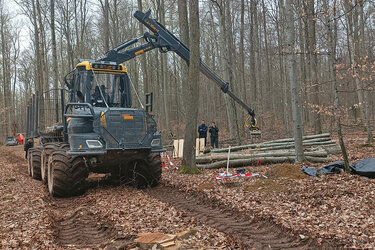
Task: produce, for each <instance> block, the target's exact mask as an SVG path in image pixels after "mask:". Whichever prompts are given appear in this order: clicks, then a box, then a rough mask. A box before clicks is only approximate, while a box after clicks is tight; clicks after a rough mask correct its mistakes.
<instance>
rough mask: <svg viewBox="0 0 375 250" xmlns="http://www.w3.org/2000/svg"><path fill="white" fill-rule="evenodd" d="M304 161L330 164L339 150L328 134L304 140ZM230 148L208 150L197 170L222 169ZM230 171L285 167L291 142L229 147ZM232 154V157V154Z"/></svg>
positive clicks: (291, 156)
mask: <svg viewBox="0 0 375 250" xmlns="http://www.w3.org/2000/svg"><path fill="white" fill-rule="evenodd" d="M303 146H304V154H305V159H306V160H307V161H309V162H314V163H323V162H327V161H329V159H330V158H329V155H330V154H339V153H340V152H341V150H340V147H339V146H337V145H336V141H335V140H331V137H330V134H329V133H326V134H318V135H309V136H304V137H303ZM228 150H229V148H220V149H213V150H211V152H210V154H205V155H203V156H200V157H197V159H196V161H197V166H198V168H209V169H212V168H223V167H226V165H227V159H228ZM230 151H231V154H230V160H229V167H241V166H247V165H252V164H256V163H258V162H261V163H262V164H263V163H284V162H290V163H293V162H294V161H295V150H294V139H293V138H287V139H280V140H274V141H269V142H263V143H257V144H248V145H241V146H235V147H231V149H230ZM232 152H235V153H232Z"/></svg>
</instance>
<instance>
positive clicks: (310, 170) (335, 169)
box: [301, 161, 345, 177]
mask: <svg viewBox="0 0 375 250" xmlns="http://www.w3.org/2000/svg"><path fill="white" fill-rule="evenodd" d="M344 168H345V163H344V162H343V161H335V162H332V163H330V164H328V165H327V166H324V167H322V168H321V169H316V168H314V167H303V168H301V171H302V172H304V173H305V174H307V175H310V176H314V177H315V176H319V175H321V174H339V173H340V172H341V170H340V169H344Z"/></svg>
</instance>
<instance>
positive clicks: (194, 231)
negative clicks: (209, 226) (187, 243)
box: [189, 228, 198, 235]
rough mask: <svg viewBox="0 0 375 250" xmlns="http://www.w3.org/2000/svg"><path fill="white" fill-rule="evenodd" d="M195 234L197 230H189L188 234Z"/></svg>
mask: <svg viewBox="0 0 375 250" xmlns="http://www.w3.org/2000/svg"><path fill="white" fill-rule="evenodd" d="M197 232H198V230H197V229H196V228H192V229H190V231H189V234H190V235H194V234H196V233H197Z"/></svg>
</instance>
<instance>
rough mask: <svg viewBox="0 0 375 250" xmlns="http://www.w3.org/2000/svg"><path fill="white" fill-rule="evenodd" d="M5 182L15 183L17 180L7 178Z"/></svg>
mask: <svg viewBox="0 0 375 250" xmlns="http://www.w3.org/2000/svg"><path fill="white" fill-rule="evenodd" d="M5 181H6V182H15V181H16V178H6V179H5Z"/></svg>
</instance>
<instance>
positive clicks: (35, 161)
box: [29, 148, 42, 181]
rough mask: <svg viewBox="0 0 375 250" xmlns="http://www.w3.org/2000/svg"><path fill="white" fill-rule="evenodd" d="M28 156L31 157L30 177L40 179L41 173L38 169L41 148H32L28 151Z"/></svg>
mask: <svg viewBox="0 0 375 250" xmlns="http://www.w3.org/2000/svg"><path fill="white" fill-rule="evenodd" d="M29 154H30V157H31V165H30V169H31V177H32V178H33V179H35V180H39V181H40V180H42V174H41V171H40V166H41V155H42V149H41V148H33V149H32V150H30V151H29Z"/></svg>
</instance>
